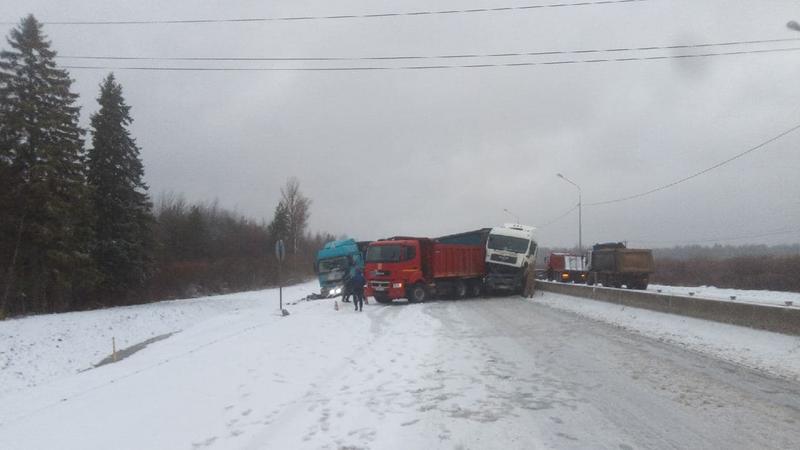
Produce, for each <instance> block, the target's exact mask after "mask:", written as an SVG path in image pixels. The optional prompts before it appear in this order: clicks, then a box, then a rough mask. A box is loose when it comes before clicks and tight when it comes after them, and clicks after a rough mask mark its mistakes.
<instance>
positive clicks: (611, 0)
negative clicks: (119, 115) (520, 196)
mask: <svg viewBox="0 0 800 450" xmlns="http://www.w3.org/2000/svg"><path fill="white" fill-rule="evenodd" d="M646 1H650V0H603V1H594V2H590V1H582V2H559V3H549V4H543V5H518V6H498V7H494V8H471V9H445V10H422V11H402V12H387V13H374V14H339V15H330V16H279V17H243V18H234V19H177V20H81V21H52V22H42V23H44V24H45V25H167V24H208V23H253V22H280V21H305V20H339V19H376V18H381V17H410V16H433V15H443V14H448V15H455V14H470V13H489V12H504V11H523V10H534V9H547V8H563V7H577V6H601V5H613V4H622V3H642V2H646ZM0 24H2V25H17V22H0Z"/></svg>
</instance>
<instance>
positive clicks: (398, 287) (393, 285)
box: [392, 283, 403, 289]
mask: <svg viewBox="0 0 800 450" xmlns="http://www.w3.org/2000/svg"><path fill="white" fill-rule="evenodd" d="M392 287H393V288H395V289H400V288H401V287H403V283H393V284H392Z"/></svg>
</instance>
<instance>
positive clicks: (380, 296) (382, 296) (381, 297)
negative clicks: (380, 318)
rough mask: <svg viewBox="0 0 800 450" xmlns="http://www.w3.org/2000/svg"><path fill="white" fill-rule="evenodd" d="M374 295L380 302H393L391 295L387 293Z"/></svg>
mask: <svg viewBox="0 0 800 450" xmlns="http://www.w3.org/2000/svg"><path fill="white" fill-rule="evenodd" d="M373 297H374V298H375V301H376V302H378V303H391V302H392V299H390V298H389V296H388V295H386V294H375V295H374V296H373Z"/></svg>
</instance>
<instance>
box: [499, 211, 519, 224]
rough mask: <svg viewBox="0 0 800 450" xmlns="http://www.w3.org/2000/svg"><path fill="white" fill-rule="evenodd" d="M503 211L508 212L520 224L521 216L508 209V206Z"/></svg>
mask: <svg viewBox="0 0 800 450" xmlns="http://www.w3.org/2000/svg"><path fill="white" fill-rule="evenodd" d="M503 211H505V212H506V213H508V214H510V215H511V216H512V217H513V218H514V219H515V220H516V221H517V222H516V223H517V224H519V216H518V215H516V214H514V213H512V212H511V211H509V210H507V209H506V208H503Z"/></svg>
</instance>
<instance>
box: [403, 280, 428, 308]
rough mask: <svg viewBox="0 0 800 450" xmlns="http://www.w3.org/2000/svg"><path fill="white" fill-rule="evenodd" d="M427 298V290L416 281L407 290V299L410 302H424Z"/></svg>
mask: <svg viewBox="0 0 800 450" xmlns="http://www.w3.org/2000/svg"><path fill="white" fill-rule="evenodd" d="M427 299H428V290H427V289H425V286H424V285H423V284H421V283H417V284H415V285H413V286H411V288H409V290H408V301H409V302H412V303H416V302H420V303H421V302H424V301H425V300H427Z"/></svg>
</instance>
